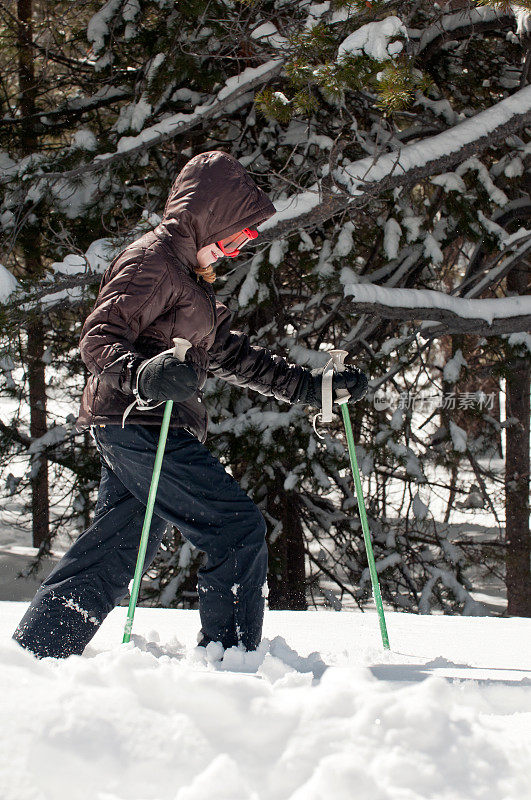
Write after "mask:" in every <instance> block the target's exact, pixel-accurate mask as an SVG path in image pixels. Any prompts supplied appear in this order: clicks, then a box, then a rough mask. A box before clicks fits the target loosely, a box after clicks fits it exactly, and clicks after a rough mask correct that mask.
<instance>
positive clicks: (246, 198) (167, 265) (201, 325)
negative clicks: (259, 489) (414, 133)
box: [77, 151, 308, 442]
mask: <svg viewBox="0 0 531 800" xmlns="http://www.w3.org/2000/svg"><path fill="white" fill-rule="evenodd" d="M274 212H275V208H274V206H273V204H272V203H271V201H270V200H269V198H268V197H267V195H266V194H265V193H264V192H263V191H262V190H261V189H259V188H258V187H257V186H256V184H255V183H254V182H253V180H252V179H251V178H250V176H249V175H248V174H247V172H246V171H245V169H244V168H243V167H242V166H241V164H240V163H239V162H238V161H237V160H236V159H235V158H233V157H232V156H230V155H228V154H226V153H222V152H219V151H212V152H208V153H203V154H201V155H199V156H195V157H194V158H192V159H191V161H189V162H188V163H187V164H186V166H185V167H184V168H183V169H182V170H181V172H180V173H179V175H178V176H177V178H176V180H175V182H174V184H173V186H172V189H171V192H170V195H169V198H168V201H167V203H166V207H165V209H164V216H163V218H162V221H161V223H160V225H158V226H157V227H156V228H155V230H154V231H151V232H150V233H147V234H146V235H144V236H142V237H141V238H140V239H138V240H137V241H135V242H133V243H132V244H130V245H129V246H128V247H127V248H126V249H125V250H124V251H123V252H122V253H120V255H118V256H117V258H115V259H114V261H113V262H112V264H111V265H110V266H109V268H108V269H107V271H106V273H105V275H104V276H103V279H102V282H101V286H100V291H99V294H98V298H97V300H96V305H95V307H94V309H93V311H92V312H91V313H90V314H89V316H88V317H87V319H86V321H85V324H84V326H83V330H82V332H81V340H80V349H81V357H82V359H83V361H84V363H85V364H86V366H87V369H88V370H89V372H90V373H91V374H90V376H89V378H88V381H87V384H86V386H85V390H84V392H83V397H82V400H81V408H80V413H79V418H78V421H77V425H78V428H80V429H81V428H84V427H86V426H89V425H106V424H113V425H121V424H122V417H123V414H124V411H125V409H126V408H127V406H129V405H130V403H131V402H132V401H133V399H134V397H133V394H132V381H133V379H134V375H135V372H136V369H137V368H138V366H139V365H140V364H141V363H142V361H144V360H145V359H146V358H149V357H151V356H154V355H156V354H157V353H160V352H162V351H163V350H168V349H169V348H171V347H173V339H174V337H177V336H178V337H182V338H185V339H188V341H190V342H191V343H192V345H193V347H192V348H191V349H190V350H189V351H188V353H187V360H191V361H192V362H193V363H194V366H195V367H196V370H197V371H198V373H199V388H198V391H197V393H196V394H195V395H194V396H193V397H192V398H190V399H189V400H187V401H186V402H184V403H175V404H174V407H173V412H172V418H171V425H172V426H174V427H182V428H186V429H188V430H189V431H190V432H191V433H193V434H194V435H195V436H197V438H198V439H199V440H200V441H201V442H204V441H205V439H206V432H207V426H208V414H207V411H206V409H205V407H204V404H203V401H202V392H201V389H202V387H203V386H204V383H205V380H206V378H207V377H208V375H209V374H210V375H215V376H217V377H219V378H223V379H224V380H226V381H229V383H232V384H235V385H236V386H242V387H250V388H251V389H255V390H257V391H259V392H260V393H261V394H265V395H274V396H275V397H276V398H277V399H279V400H285V401H287V402H296V400H297V399H298V397H299V394H300V391H301V386H302V384H303V382H304V378H305V376H306V375H307V373H308V370H306V369H305V368H304V367H300V366H297V365H292V364H288V363H287V362H286V361H285V360H284V359H283V358H281V357H280V356H276V355H273V354H272V353H271V352H270V351H269V350H266V349H264V348H261V347H255V346H252V345H251V344H250V341H249V337H248V336H246V335H245V334H243V333H239V332H238V331H231V330H230V319H231V314H230V311H229V309H228V308H227V307H226V306H225V305H223V304H222V303H220V302H219V301H217V300H216V298H215V296H214V292H213V289H212V288H211V286H210V284H208V283H207V282H206V281H204V280H203V279H202V278H201V277H199V276H198V275H196V274H195V272H194V267H196V266H197V259H196V254H197V252H198V250H200V249H201V248H202V247H205V246H206V245H207V244H212V243H213V242H216V241H219V239H223V238H225V237H227V236H230V235H231V234H233V233H236V232H237V231H240V230H242V228H247V227H253V226H256V225H259V224H260V223H261V222H264V221H265V220H266V219H268V218H269V217H270V216H272V214H274ZM163 411H164V405H159V406H158V407H157V408H154V409H152V410H142V411H141V410H139V409H138V408H134V409H133V410H132V411H131V413H130V414H129V416H128V417H127V422H126V424H129V423H140V424H143V425H160V422H161V420H162V414H163Z"/></svg>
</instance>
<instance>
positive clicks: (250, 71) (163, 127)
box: [46, 59, 284, 180]
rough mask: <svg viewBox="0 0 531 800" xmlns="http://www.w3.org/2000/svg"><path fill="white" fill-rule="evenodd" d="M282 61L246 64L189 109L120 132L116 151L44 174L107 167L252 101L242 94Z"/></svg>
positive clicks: (71, 175) (272, 72)
mask: <svg viewBox="0 0 531 800" xmlns="http://www.w3.org/2000/svg"><path fill="white" fill-rule="evenodd" d="M283 63H284V62H283V61H282V60H281V59H272V60H271V61H268V62H266V63H265V64H261V65H260V66H259V67H248V68H247V69H244V70H243V72H241V73H240V74H239V75H236V76H234V77H231V78H228V79H227V80H226V81H225V84H224V86H223V88H222V89H220V91H219V92H218V94H217V95H216V97H215V98H214V99H213V100H211V101H210V102H208V103H205V104H204V105H200V106H197V107H196V108H195V109H194V111H193V112H192V113H190V114H184V113H179V114H174V115H172V116H171V117H167V118H166V119H164V120H161V121H160V122H158V123H156V124H155V125H152V126H151V127H149V128H145V129H144V130H143V131H141V132H140V133H139V134H138V136H123V137H122V138H121V139H120V140H119V142H118V146H117V150H116V152H114V153H104V154H100V155H98V156H96V157H95V158H94V160H93V161H91V162H90V163H89V164H83V165H82V166H80V167H76V168H75V169H72V170H69V171H67V172H48V173H46V178H47V179H51V178H60V179H63V180H65V179H71V178H78V177H80V176H81V175H86V174H88V173H94V172H98V171H100V170H104V169H107V167H108V166H109V164H112V163H114V162H116V161H120V160H123V159H124V158H129V157H130V156H133V155H135V154H137V153H141V152H143V151H144V150H146V149H148V148H151V147H156V146H158V145H160V144H162V143H163V142H166V141H168V140H170V139H173V138H175V137H176V136H181V135H182V134H183V133H186V131H188V130H190V129H191V128H194V127H195V126H196V125H199V124H200V123H203V122H206V121H207V120H210V119H214V118H215V117H217V116H220V115H221V114H223V113H227V112H228V111H230V112H231V113H232V112H233V111H235V110H236V109H237V108H239V105H240V104H242V103H245V102H248V101H249V102H250V101H252V100H253V97H252V95H249V97H248V99H247V97H246V95H248V93H249V92H251V91H252V90H253V89H254V88H255V87H256V86H259V85H261V84H263V83H266V82H267V81H268V80H269V79H270V78H273V77H274V76H275V75H278V74H279V73H280V71H281V70H282V67H283Z"/></svg>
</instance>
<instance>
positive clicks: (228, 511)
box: [14, 151, 367, 658]
mask: <svg viewBox="0 0 531 800" xmlns="http://www.w3.org/2000/svg"><path fill="white" fill-rule="evenodd" d="M274 213H275V209H274V206H273V205H272V203H271V202H270V200H269V199H268V197H267V195H266V194H265V193H264V192H263V191H262V190H261V189H259V188H258V187H257V186H256V184H255V183H254V182H253V180H252V179H251V178H250V176H249V175H248V174H247V173H246V171H245V170H244V168H243V167H242V166H241V165H240V164H239V162H238V161H236V159H234V158H233V157H232V156H230V155H227V154H226V153H222V152H218V151H212V152H207V153H203V154H201V155H198V156H195V157H194V158H192V159H191V160H190V161H189V162H188V163H187V164H186V165H185V167H184V168H183V169H182V171H181V172H180V173H179V175H178V176H177V178H176V180H175V182H174V184H173V187H172V189H171V192H170V195H169V198H168V201H167V203H166V207H165V209H164V216H163V218H162V222H161V223H160V225H158V226H157V227H156V228H155V230H153V231H152V232H150V233H147V234H145V235H144V236H142V237H141V238H140V239H138V240H137V241H135V242H133V243H132V244H131V245H129V246H128V247H127V248H126V249H125V250H124V251H123V252H122V253H120V255H119V256H118V257H117V258H115V260H114V261H113V263H112V264H111V265H110V267H109V268H108V270H107V272H106V273H105V275H104V277H103V280H102V283H101V286H100V291H99V294H98V298H97V300H96V305H95V307H94V309H93V311H92V312H91V313H90V314H89V316H88V317H87V319H86V321H85V324H84V326H83V330H82V334H81V340H80V349H81V356H82V358H83V361H84V363H85V364H86V366H87V369H88V370H89V372H90V376H89V378H88V381H87V384H86V386H85V390H84V393H83V397H82V401H81V409H80V414H79V419H78V427H79V428H80V429H83V428H86V427H90V429H91V431H92V434H93V437H94V440H95V443H96V447H97V448H98V451H99V454H100V458H101V470H102V471H101V483H100V487H99V494H98V499H97V503H96V508H95V515H94V521H93V523H92V525H91V526H90V527H89V528H87V530H86V531H84V532H83V533H82V534H81V535H80V536H79V537H78V539H77V540H76V541H75V542H74V544H73V545H72V546H71V547H70V549H69V550H68V552H67V553H66V554H65V555H64V556H63V558H62V559H61V561H60V562H59V563H58V564H57V566H56V567H55V568H54V570H53V571H52V573H51V574H50V575H49V576H48V578H47V579H46V580H45V581H44V583H43V584H42V586H41V587H40V588H39V590H38V591H37V594H36V595H35V597H34V599H33V601H32V602H31V604H30V606H29V608H28V610H27V612H26V614H25V615H24V617H23V618H22V620H21V622H20V624H19V626H18V628H17V630H16V631H15V633H14V638H15V640H16V641H18V642H19V643H20V644H21V645H22V646H23V647H25V648H27V649H28V650H30V651H32V652H33V653H34V654H35V655H36V656H38V657H45V656H53V657H58V658H59V657H61V658H64V657H67V656H69V655H71V654H73V653H77V654H81V653H82V652H83V650H84V648H85V646H86V645H87V644H88V642H89V641H90V640H91V639H92V637H93V636H94V634H95V633H96V631H97V630H98V627H99V626H100V625H101V623H102V622H103V620H104V618H105V617H106V616H107V614H108V613H109V612H110V611H111V610H112V609H113V608H114V606H115V605H116V604H117V603H119V601H120V600H121V599H122V598H123V597H124V596H125V595H126V594H127V591H128V585H129V582H130V581H131V579H132V577H133V574H134V569H135V563H136V557H137V552H138V545H139V541H140V532H141V528H142V522H143V518H144V513H145V507H146V503H147V497H148V491H149V486H150V481H151V474H152V471H153V465H154V460H155V452H156V448H157V443H158V437H159V432H160V425H161V420H162V414H163V411H164V403H165V401H166V400H173V401H174V406H173V413H172V418H171V423H170V424H171V427H170V432H169V435H168V439H167V444H166V450H165V455H164V461H163V464H162V472H161V476H160V481H159V485H158V492H157V498H156V503H155V509H154V516H153V520H152V524H151V530H150V537H149V543H148V549H147V553H146V560H145V565H144V568H145V569H147V568H148V566H149V564H150V563H151V562H152V561H153V559H154V557H155V554H156V552H157V549H158V547H159V544H160V542H161V539H162V537H163V534H164V531H165V529H166V527H167V525H168V523H170V524H172V525H175V526H176V527H177V528H178V530H179V531H180V532H181V534H182V535H183V536H184V537H185V538H186V539H188V540H189V541H190V542H191V543H192V544H193V545H194V546H195V547H197V548H199V549H200V550H202V551H204V552H205V554H206V558H205V563H204V565H203V567H202V568H201V569H200V570H199V574H198V590H199V611H200V618H201V632H200V637H199V639H200V641H199V643H200V644H201V645H206V644H207V643H208V642H210V641H219V642H221V644H222V645H223V647H224V648H228V647H231V646H234V645H241V646H243V647H245V648H246V649H247V650H252V649H255V648H256V647H257V646H258V644H259V642H260V638H261V631H262V621H263V613H264V591H263V588H264V584H265V581H266V572H267V548H266V543H265V534H266V524H265V521H264V518H263V516H262V514H261V512H260V511H259V509H258V508H257V506H256V505H255V504H254V503H253V502H252V500H251V499H250V498H249V497H248V496H247V494H246V493H245V492H244V491H243V489H242V488H241V487H240V486H239V484H238V483H237V482H236V481H235V480H234V478H232V476H231V475H230V474H229V473H228V472H227V471H226V470H225V468H224V467H223V466H222V464H221V463H220V462H219V461H218V460H217V459H216V458H215V457H214V456H213V455H212V454H211V453H210V452H209V450H208V449H207V448H206V447H205V444H204V442H205V439H206V432H207V423H208V415H207V411H206V409H205V407H204V405H203V402H202V392H201V389H202V387H203V385H204V383H205V380H206V378H207V375H208V374H210V375H214V376H217V377H219V378H222V379H223V380H226V381H228V382H229V383H232V384H235V385H236V386H242V387H250V388H251V389H254V390H256V391H258V392H260V393H261V394H264V395H273V396H274V397H276V398H277V399H278V400H284V401H285V402H288V403H305V404H309V405H315V406H317V407H320V405H321V376H322V370H319V369H318V370H312V371H310V370H308V369H306V368H304V367H301V366H298V365H294V364H289V363H287V362H286V361H285V360H284V359H283V358H281V357H280V356H277V355H273V354H272V353H271V352H270V351H269V350H266V349H264V348H261V347H256V346H252V345H251V344H250V341H249V338H248V336H246V335H245V334H243V333H240V332H237V331H231V330H230V321H231V315H230V312H229V310H228V308H227V307H226V306H224V305H223V304H222V303H220V302H219V301H216V298H215V296H214V292H213V290H212V287H211V284H212V283H213V281H214V280H215V272H214V269H213V266H212V265H213V264H214V263H215V261H216V260H217V259H218V258H221V257H223V256H229V257H234V256H237V255H238V253H239V251H240V248H241V247H243V246H245V244H247V243H248V242H249V241H251V240H252V239H254V238H256V236H257V235H258V234H257V232H256V231H255V230H254V227H255V226H258V225H260V223H262V222H264V221H265V220H266V219H268V218H269V217H271V216H272V215H273V214H274ZM174 337H181V338H184V339H187V340H188V341H189V342H190V343H191V346H190V347H189V349H188V350H187V352H186V355H185V359H184V361H179V360H178V359H176V358H175V357H173V355H171V354H169V353H164V352H163V351H167V350H168V349H169V348H171V347H172V346H173V339H174ZM333 386H334V389H336V388H346V389H347V390H348V391H349V392H350V394H351V400H352V401H355V400H358V399H360V398H361V397H362V396H363V395H364V393H365V391H366V389H367V379H366V377H365V375H364V374H363V373H362V372H360V371H359V370H357V369H354V368H347V369H346V370H345V371H344V372H341V373H338V374H336V375H335V376H334V384H333Z"/></svg>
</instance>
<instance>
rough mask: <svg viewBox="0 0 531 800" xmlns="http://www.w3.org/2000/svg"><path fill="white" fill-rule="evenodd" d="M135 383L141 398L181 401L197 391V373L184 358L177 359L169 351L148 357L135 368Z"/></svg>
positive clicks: (155, 400) (149, 400) (158, 401)
mask: <svg viewBox="0 0 531 800" xmlns="http://www.w3.org/2000/svg"><path fill="white" fill-rule="evenodd" d="M134 380H135V383H136V387H137V390H138V394H139V396H140V399H141V400H144V401H145V402H152V403H162V402H164V401H165V400H173V401H175V402H176V403H182V402H184V400H188V399H189V398H190V397H192V395H193V394H194V393H195V392H196V391H197V387H198V381H199V379H198V375H197V372H196V370H195V369H194V368H193V366H192V364H190V363H189V362H188V361H187V360H186V358H185V360H184V361H179V359H178V358H175V356H173V355H172V354H171V353H161V354H160V355H159V356H156V357H155V358H153V359H148V360H146V361H144V362H142V364H140V366H139V367H138V369H137V372H136V376H135V379H134Z"/></svg>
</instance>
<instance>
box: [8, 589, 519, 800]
mask: <svg viewBox="0 0 531 800" xmlns="http://www.w3.org/2000/svg"><path fill="white" fill-rule="evenodd" d="M24 608H25V604H24V603H8V602H5V603H0V634H1V637H0V672H1V675H2V688H3V691H2V693H1V700H0V708H1V720H0V731H1V733H0V736H1V737H2V741H1V747H0V753H1V755H0V769H1V771H0V787H2V788H1V789H0V796H1V798H2V800H63V799H64V800H67V799H68V800H81V799H83V800H84V799H85V798H91V800H92V799H94V800H122V799H123V800H126V798H127V800H131V799H133V798H134V799H135V800H166V799H168V800H213V799H214V798H216V800H288V799H289V800H354V799H355V800H420V799H421V798H422V800H424V799H425V800H428V798H429V800H523V798H526V797H529V796H530V793H531V777H530V773H531V770H530V769H529V768H530V766H531V620H522V619H499V618H486V617H485V618H477V617H475V618H469V617H443V616H430V617H428V616H413V615H406V614H397V613H390V614H388V615H387V620H388V627H389V635H390V640H391V647H392V652H391V653H385V652H384V651H383V650H382V648H381V644H380V640H379V631H378V624H377V619H376V616H375V614H374V613H372V612H369V613H365V614H360V613H349V612H341V613H334V612H326V611H309V612H306V613H303V612H291V613H290V612H268V613H267V614H266V622H265V630H264V635H265V636H266V637H268V639H267V640H264V641H263V643H262V647H261V650H260V652H259V653H258V654H257V655H254V656H250V655H249V656H244V655H243V654H242V653H240V652H238V651H236V650H234V651H231V652H229V653H228V654H226V655H225V659H224V661H223V662H219V661H215V660H213V661H211V662H209V660H208V658H207V659H205V658H204V657H203V658H201V657H199V655H198V651H197V650H196V649H195V648H194V643H195V636H196V632H197V630H198V627H199V619H198V614H197V612H195V611H173V610H166V609H164V610H161V609H148V608H139V609H138V610H137V614H136V617H135V626H134V631H135V634H136V636H135V642H134V643H133V642H131V643H130V644H129V645H122V644H120V641H121V634H122V629H123V624H124V621H125V614H126V609H125V608H118V609H115V611H114V612H113V613H112V614H111V615H110V617H109V618H108V619H107V620H106V622H105V623H104V625H103V627H102V629H101V630H100V631H99V632H98V634H97V636H96V637H95V639H94V640H93V642H92V644H91V646H90V647H89V648H87V651H86V652H85V655H84V656H83V657H76V656H74V657H71V658H70V659H68V660H66V661H54V660H52V659H45V660H44V661H37V660H36V659H34V658H33V657H32V656H31V655H29V654H27V653H26V652H24V651H23V650H21V649H20V648H19V647H18V645H15V644H14V643H13V642H12V641H11V640H10V638H9V636H10V634H11V631H12V629H13V627H14V626H15V624H16V622H17V621H18V619H19V618H20V616H21V615H22V613H23V610H24ZM210 650H211V652H209V653H208V656H209V658H210V659H214V658H215V656H216V648H215V646H210ZM311 651H313V654H312V653H311ZM326 667H328V668H326ZM238 670H248V671H249V672H250V673H251V674H238V672H237V671H238ZM252 673H256V674H258V675H259V676H260V677H261V678H262V679H261V680H256V679H255V676H254V675H253V674H252Z"/></svg>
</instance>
